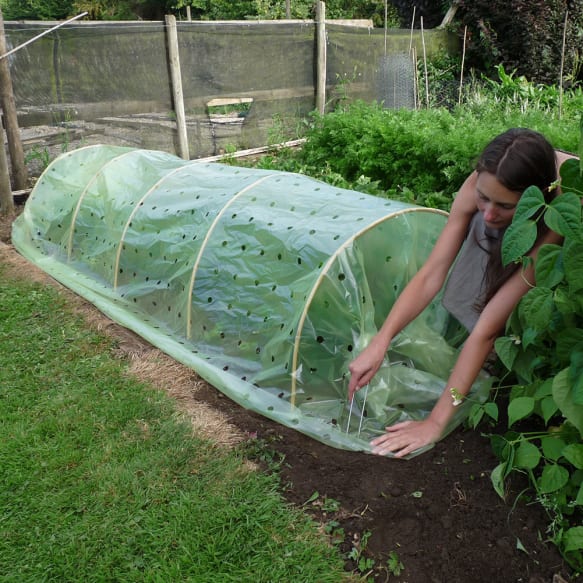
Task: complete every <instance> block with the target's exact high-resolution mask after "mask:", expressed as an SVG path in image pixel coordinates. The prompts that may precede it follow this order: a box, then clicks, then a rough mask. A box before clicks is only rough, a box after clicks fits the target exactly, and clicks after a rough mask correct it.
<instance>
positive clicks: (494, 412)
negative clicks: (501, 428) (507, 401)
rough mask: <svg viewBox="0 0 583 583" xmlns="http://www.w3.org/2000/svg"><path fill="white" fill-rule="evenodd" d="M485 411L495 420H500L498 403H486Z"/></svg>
mask: <svg viewBox="0 0 583 583" xmlns="http://www.w3.org/2000/svg"><path fill="white" fill-rule="evenodd" d="M484 411H485V412H486V415H488V417H490V418H491V419H494V421H498V405H496V403H490V402H489V403H486V404H485V405H484Z"/></svg>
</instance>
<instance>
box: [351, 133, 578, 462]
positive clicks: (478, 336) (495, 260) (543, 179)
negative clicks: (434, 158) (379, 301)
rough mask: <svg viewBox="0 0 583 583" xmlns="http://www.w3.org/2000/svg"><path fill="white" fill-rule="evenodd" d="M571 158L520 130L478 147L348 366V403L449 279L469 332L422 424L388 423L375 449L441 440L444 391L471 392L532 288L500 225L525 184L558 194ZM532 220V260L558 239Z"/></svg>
mask: <svg viewBox="0 0 583 583" xmlns="http://www.w3.org/2000/svg"><path fill="white" fill-rule="evenodd" d="M570 157H573V156H571V155H569V154H566V153H563V152H559V151H555V150H554V148H553V147H552V146H551V145H550V144H549V142H548V141H547V140H546V139H545V138H544V136H542V135H541V134H539V133H537V132H534V131H532V130H528V129H522V128H515V129H511V130H508V131H506V132H504V133H503V134H501V135H499V136H497V137H496V138H494V140H492V142H490V143H489V144H488V145H487V146H486V148H485V149H484V151H483V152H482V155H481V156H480V159H479V160H478V163H477V165H476V170H475V171H474V172H472V174H470V176H468V178H467V179H466V181H465V182H464V184H463V185H462V187H461V189H460V191H459V192H458V195H457V196H456V198H455V200H454V202H453V204H452V207H451V212H450V215H449V218H448V220H447V223H446V225H445V227H444V229H443V232H442V233H441V235H440V236H439V239H438V240H437V242H436V244H435V247H434V249H433V251H432V252H431V254H430V256H429V258H428V259H427V261H426V263H425V264H424V265H423V267H422V268H421V269H420V270H419V271H418V272H417V274H416V275H415V276H414V277H413V279H412V280H411V281H410V282H409V284H408V285H407V287H406V288H405V289H404V290H403V292H402V293H401V295H400V296H399V298H398V299H397V301H396V302H395V304H394V306H393V308H392V309H391V311H390V313H389V315H388V316H387V319H386V320H385V322H384V324H383V326H382V328H381V329H380V330H379V332H378V333H377V334H376V336H375V337H374V338H373V339H372V341H371V342H370V344H369V345H368V346H367V348H366V349H365V350H363V351H362V352H361V353H360V355H359V356H358V357H357V358H356V359H355V360H354V361H353V362H352V363H351V364H350V367H349V369H350V373H351V378H350V383H349V387H348V398H349V400H350V399H352V397H353V395H354V393H355V392H356V391H358V390H359V389H360V388H362V387H364V386H365V385H367V384H368V383H369V382H370V380H371V379H372V378H373V376H374V375H375V374H376V372H377V371H378V369H379V367H380V365H381V363H382V362H383V358H384V356H385V353H386V352H387V350H388V348H389V345H390V344H391V341H392V339H393V338H394V337H395V336H396V335H397V334H398V333H399V332H400V331H401V330H402V329H403V328H404V327H405V326H406V325H407V324H409V322H411V321H412V320H413V319H415V318H416V317H417V316H418V315H419V314H420V313H421V312H422V311H423V310H424V309H425V307H427V305H428V304H429V303H430V302H431V301H432V300H433V298H434V297H435V296H436V295H437V293H438V292H439V291H440V290H441V288H442V286H443V284H444V282H445V281H446V278H447V279H448V281H447V284H446V287H445V290H444V296H443V305H444V306H445V307H446V309H447V310H448V311H449V312H450V313H451V314H452V315H453V316H455V317H456V318H457V319H458V320H459V321H460V322H461V323H462V324H463V325H464V326H465V327H466V328H467V329H468V332H469V336H468V338H467V340H466V341H465V343H464V346H463V348H462V350H461V352H460V354H459V356H458V359H457V362H456V364H455V366H454V367H453V370H452V371H451V374H450V377H449V379H448V381H447V384H446V385H445V389H444V391H443V393H442V395H441V397H440V398H439V400H438V401H437V403H436V404H435V406H434V408H433V410H432V411H431V413H430V415H429V416H428V417H427V418H426V419H424V420H423V421H405V422H402V423H397V424H396V425H393V426H391V427H387V428H386V431H387V432H386V433H385V434H384V435H381V436H380V437H377V438H376V439H374V440H373V441H372V442H371V445H372V446H373V453H376V454H380V455H384V454H388V453H392V454H393V455H394V456H395V457H403V456H405V455H407V454H409V453H411V452H413V451H415V450H416V449H418V448H420V447H423V446H426V445H428V444H430V443H433V442H435V441H437V440H438V439H439V438H440V436H441V434H442V432H443V430H444V429H445V427H446V425H447V423H448V421H449V420H450V418H451V417H452V415H453V412H454V405H453V399H452V395H451V390H450V389H451V388H455V390H456V391H457V392H459V393H461V394H462V395H466V394H467V393H468V392H469V390H470V388H471V386H472V384H473V382H474V381H475V380H476V377H477V376H478V373H479V372H480V369H481V368H482V367H483V365H484V363H485V361H486V359H487V358H488V356H489V355H491V354H492V352H493V349H494V341H495V339H496V337H497V336H498V335H499V334H500V333H501V332H502V331H503V330H504V326H505V324H506V321H507V319H508V317H509V316H510V314H511V313H512V310H513V309H514V307H515V306H516V305H517V303H518V302H519V300H520V298H521V297H522V296H523V295H524V294H525V293H526V292H527V291H528V290H529V289H530V288H531V287H532V285H534V269H533V267H532V264H530V265H529V266H528V267H527V268H526V269H524V268H522V267H521V266H519V265H516V264H511V265H509V266H506V267H504V266H503V265H502V261H501V250H500V247H501V240H502V236H503V234H504V230H505V228H506V227H507V226H508V225H509V224H510V223H511V222H512V217H513V216H514V212H515V209H516V206H517V204H518V201H519V200H520V197H521V195H522V193H523V192H524V190H525V189H526V188H528V187H529V186H533V185H534V186H538V188H540V190H541V191H542V192H543V194H544V196H545V199H546V200H547V202H549V201H550V200H551V199H552V198H553V197H554V196H556V195H557V194H558V193H557V190H556V189H553V188H551V185H552V184H553V183H554V182H555V181H556V180H557V178H558V171H559V168H560V166H561V164H562V163H563V162H564V161H565V160H566V159H567V158H570ZM538 225H539V234H538V237H537V242H536V243H535V245H534V246H533V248H532V249H531V251H530V253H529V255H530V256H531V257H533V258H536V254H537V251H538V249H539V248H540V246H541V245H543V244H544V243H559V242H560V238H559V236H558V235H557V234H556V233H553V232H552V231H549V230H548V229H547V228H546V227H545V225H544V222H543V221H538ZM456 258H457V261H456ZM454 262H455V265H454ZM452 265H454V267H453V269H451V267H452ZM450 269H451V273H450ZM448 274H449V278H448V277H447V276H448Z"/></svg>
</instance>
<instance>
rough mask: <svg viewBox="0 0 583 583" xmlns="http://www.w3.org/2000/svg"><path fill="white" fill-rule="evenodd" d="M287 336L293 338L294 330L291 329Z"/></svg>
mask: <svg viewBox="0 0 583 583" xmlns="http://www.w3.org/2000/svg"><path fill="white" fill-rule="evenodd" d="M289 335H290V336H293V335H294V329H293V328H292V329H291V330H290V331H289Z"/></svg>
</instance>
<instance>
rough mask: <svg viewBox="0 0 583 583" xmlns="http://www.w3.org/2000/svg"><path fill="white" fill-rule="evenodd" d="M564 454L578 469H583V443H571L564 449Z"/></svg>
mask: <svg viewBox="0 0 583 583" xmlns="http://www.w3.org/2000/svg"><path fill="white" fill-rule="evenodd" d="M563 455H564V456H565V459H566V460H567V461H568V462H570V463H572V464H573V465H574V466H575V467H576V468H577V469H578V470H583V443H570V444H569V445H568V446H567V447H565V449H564V450H563Z"/></svg>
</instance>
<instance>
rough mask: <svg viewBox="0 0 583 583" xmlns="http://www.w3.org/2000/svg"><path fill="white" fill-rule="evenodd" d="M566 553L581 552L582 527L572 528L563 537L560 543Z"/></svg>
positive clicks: (582, 547) (582, 541) (582, 548)
mask: <svg viewBox="0 0 583 583" xmlns="http://www.w3.org/2000/svg"><path fill="white" fill-rule="evenodd" d="M561 542H562V543H563V545H564V547H563V548H564V550H565V552H566V553H569V552H572V551H580V550H583V526H574V527H572V528H570V529H569V530H568V531H567V532H565V534H564V535H563V539H562V541H561Z"/></svg>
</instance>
